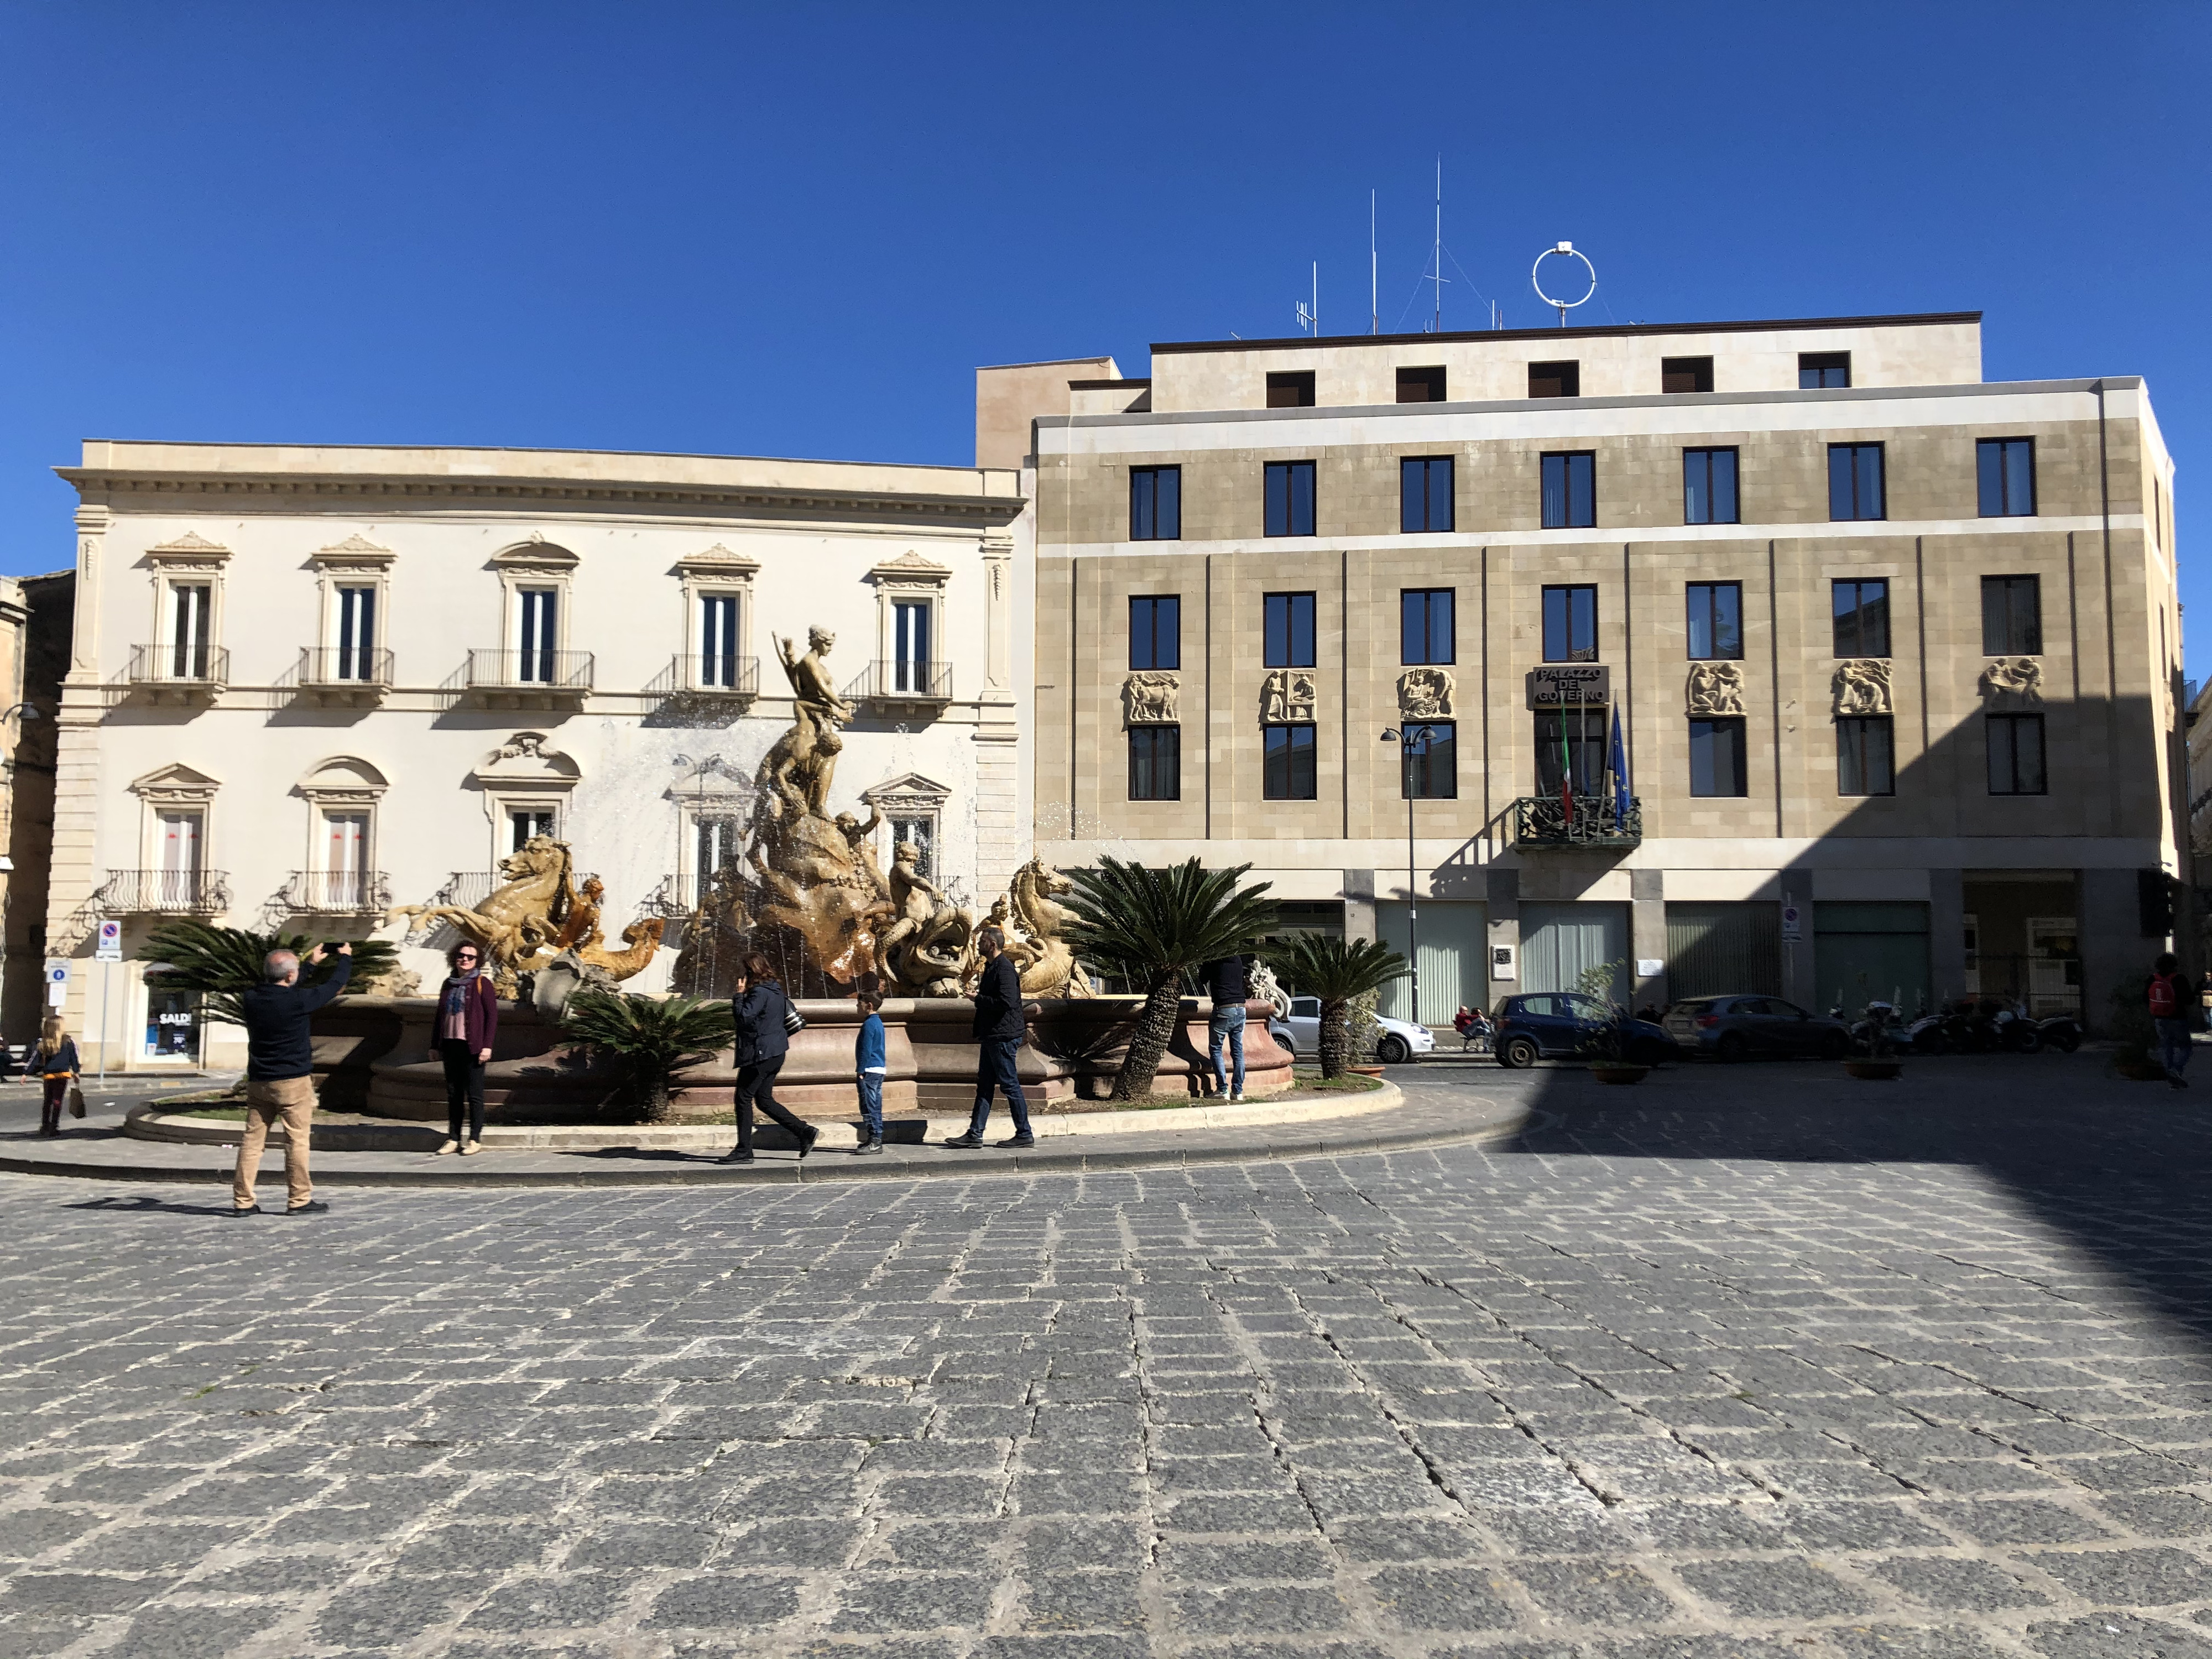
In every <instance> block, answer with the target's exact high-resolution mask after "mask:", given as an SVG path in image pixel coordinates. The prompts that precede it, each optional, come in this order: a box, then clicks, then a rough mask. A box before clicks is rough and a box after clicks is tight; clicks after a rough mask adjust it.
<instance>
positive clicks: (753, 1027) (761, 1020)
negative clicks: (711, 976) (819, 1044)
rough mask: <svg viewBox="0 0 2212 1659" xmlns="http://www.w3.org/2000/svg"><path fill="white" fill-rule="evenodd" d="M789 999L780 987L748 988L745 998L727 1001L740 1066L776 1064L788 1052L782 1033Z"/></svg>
mask: <svg viewBox="0 0 2212 1659" xmlns="http://www.w3.org/2000/svg"><path fill="white" fill-rule="evenodd" d="M788 1001H789V999H788V998H787V997H786V996H785V995H784V994H783V987H781V985H767V984H762V985H748V986H747V987H745V994H744V995H743V996H739V997H732V998H731V999H730V1018H731V1019H732V1021H733V1022H734V1023H735V1024H736V1025H737V1028H738V1030H737V1040H736V1045H735V1046H736V1048H737V1059H738V1065H740V1066H757V1065H759V1064H760V1063H761V1062H762V1061H763V1060H780V1059H781V1058H782V1057H783V1056H784V1055H785V1054H788V1053H790V1052H791V1038H790V1037H789V1036H787V1035H786V1034H785V1031H784V1029H783V1011H784V1007H785V1006H786V1004H787V1002H788Z"/></svg>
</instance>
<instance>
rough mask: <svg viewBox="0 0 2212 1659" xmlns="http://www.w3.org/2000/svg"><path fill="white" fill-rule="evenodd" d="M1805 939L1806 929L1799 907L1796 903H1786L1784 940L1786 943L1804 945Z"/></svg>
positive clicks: (1784, 909)
mask: <svg viewBox="0 0 2212 1659" xmlns="http://www.w3.org/2000/svg"><path fill="white" fill-rule="evenodd" d="M1804 939H1805V929H1804V927H1803V926H1802V923H1801V922H1800V921H1799V918H1798V915H1797V907H1796V905H1794V904H1785V905H1784V906H1783V907H1782V942H1783V943H1784V945H1802V943H1804Z"/></svg>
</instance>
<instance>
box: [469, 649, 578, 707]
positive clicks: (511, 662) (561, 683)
mask: <svg viewBox="0 0 2212 1659" xmlns="http://www.w3.org/2000/svg"><path fill="white" fill-rule="evenodd" d="M459 678H460V683H461V688H462V689H463V690H469V691H512V692H515V693H518V694H520V695H522V696H576V697H580V696H585V695H586V693H588V692H589V691H590V690H591V689H592V653H590V652H588V651H471V652H470V653H469V659H468V661H467V662H466V663H465V664H464V665H462V668H461V672H460V677H459Z"/></svg>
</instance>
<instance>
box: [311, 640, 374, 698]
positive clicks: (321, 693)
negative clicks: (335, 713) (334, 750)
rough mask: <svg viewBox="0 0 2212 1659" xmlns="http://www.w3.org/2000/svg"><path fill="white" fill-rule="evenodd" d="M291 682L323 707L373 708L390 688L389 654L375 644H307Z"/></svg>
mask: <svg viewBox="0 0 2212 1659" xmlns="http://www.w3.org/2000/svg"><path fill="white" fill-rule="evenodd" d="M294 684H296V685H297V686H298V687H299V690H300V694H301V696H303V697H304V698H306V699H307V701H308V702H313V703H315V704H317V705H319V706H320V707H322V708H374V707H375V706H376V705H377V704H379V703H380V702H383V701H384V698H385V694H386V693H387V692H388V691H390V690H392V653H390V652H389V651H386V650H383V649H381V648H379V647H362V646H320V647H318V646H308V647H306V648H305V649H303V650H302V651H301V653H300V663H299V666H298V668H297V669H295V671H294Z"/></svg>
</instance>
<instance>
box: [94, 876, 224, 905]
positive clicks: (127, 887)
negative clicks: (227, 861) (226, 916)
mask: <svg viewBox="0 0 2212 1659" xmlns="http://www.w3.org/2000/svg"><path fill="white" fill-rule="evenodd" d="M92 908H94V910H97V911H99V912H100V913H102V914H103V915H111V916H211V915H219V914H220V913H221V912H222V911H225V910H228V909H229V908H230V876H229V874H228V872H226V871H222V870H110V871H109V872H107V879H106V881H105V882H103V883H102V884H100V890H99V891H98V892H97V893H95V894H94V895H93V897H92Z"/></svg>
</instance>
